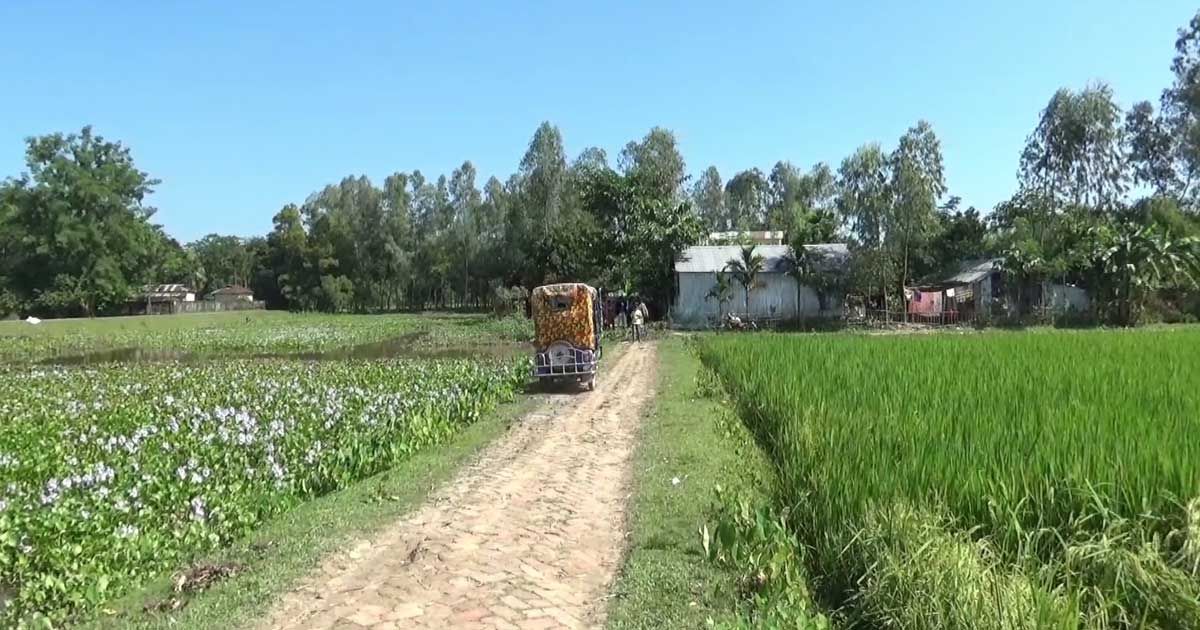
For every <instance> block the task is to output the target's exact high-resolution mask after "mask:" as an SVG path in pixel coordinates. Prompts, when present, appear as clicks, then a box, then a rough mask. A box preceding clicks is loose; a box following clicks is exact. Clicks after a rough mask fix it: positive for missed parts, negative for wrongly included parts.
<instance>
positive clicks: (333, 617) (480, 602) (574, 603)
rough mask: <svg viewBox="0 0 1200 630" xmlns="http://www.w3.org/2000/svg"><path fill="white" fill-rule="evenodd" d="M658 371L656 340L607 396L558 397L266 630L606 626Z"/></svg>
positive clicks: (308, 583) (291, 600) (353, 552)
mask: <svg viewBox="0 0 1200 630" xmlns="http://www.w3.org/2000/svg"><path fill="white" fill-rule="evenodd" d="M655 367H656V362H655V353H654V347H653V346H652V345H644V346H631V347H630V348H629V349H628V350H626V351H625V353H624V354H622V355H621V356H620V358H619V359H617V360H616V361H615V362H614V363H612V364H610V365H608V366H606V369H602V371H601V378H600V381H599V382H598V387H597V389H596V391H595V392H591V393H584V394H575V395H567V394H564V395H553V396H548V397H547V399H548V400H547V402H546V406H545V407H544V408H543V409H541V410H540V411H539V412H537V413H533V414H530V415H529V416H526V417H525V419H524V420H523V421H522V422H520V423H519V424H517V425H514V427H513V428H512V429H511V430H510V431H509V433H508V434H507V435H506V436H504V437H503V438H501V439H500V440H499V441H498V442H497V443H495V444H493V445H492V446H490V447H488V448H487V449H486V450H485V451H484V452H483V453H482V454H481V456H480V457H479V458H478V459H477V460H476V461H475V462H474V463H472V464H471V465H470V466H468V467H466V468H465V469H464V470H463V471H461V472H460V473H459V474H458V476H457V478H456V479H455V480H454V481H452V482H451V483H450V484H449V485H448V486H447V487H445V488H443V489H442V490H441V491H440V492H439V493H438V494H436V495H435V496H433V497H431V498H430V500H429V501H428V502H427V504H426V505H425V506H424V507H423V508H421V509H420V510H418V511H417V512H415V513H413V514H412V515H410V516H408V517H407V518H405V519H403V520H401V521H398V522H396V523H395V524H393V525H391V526H390V527H389V528H388V529H386V530H384V531H382V532H380V533H379V534H378V535H377V536H376V537H375V538H374V539H372V540H368V541H364V542H362V543H360V544H358V545H357V546H355V547H354V548H352V549H350V550H348V551H347V552H346V553H344V554H341V555H339V556H338V557H335V558H331V559H330V560H329V561H327V562H326V563H325V565H324V566H323V567H322V568H321V569H320V570H319V571H318V572H316V573H315V574H313V575H311V576H310V577H309V578H307V579H306V580H305V582H304V583H303V585H301V586H300V587H299V588H298V589H296V590H295V591H293V592H291V593H289V594H288V595H287V596H285V597H284V599H283V600H282V601H281V602H280V603H279V605H278V606H277V607H276V610H275V611H273V612H272V613H271V615H270V617H269V620H268V621H267V622H266V623H265V624H264V626H263V627H265V628H289V629H290V628H295V629H310V628H372V629H378V630H382V629H385V628H444V627H455V628H584V627H594V626H599V625H602V623H603V614H604V599H603V598H604V595H605V593H606V591H607V587H608V585H609V583H610V582H611V580H612V577H613V575H614V573H615V571H616V569H617V565H618V562H619V561H620V556H621V547H622V538H623V531H624V521H625V509H626V497H627V494H628V492H627V486H628V482H629V477H630V455H631V453H632V450H633V444H634V436H635V433H636V429H637V426H638V423H639V421H640V417H641V414H642V413H643V412H644V406H645V403H646V402H647V401H648V400H650V398H651V397H652V395H653V389H654V384H655V382H656V378H655Z"/></svg>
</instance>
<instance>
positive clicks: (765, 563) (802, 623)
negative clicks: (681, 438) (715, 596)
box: [700, 485, 831, 630]
mask: <svg viewBox="0 0 1200 630" xmlns="http://www.w3.org/2000/svg"><path fill="white" fill-rule="evenodd" d="M716 505H717V510H716V513H715V515H714V517H713V520H712V526H711V527H710V526H709V524H705V525H703V526H702V527H701V529H700V538H701V546H702V547H703V549H704V555H705V557H707V558H708V559H709V560H710V561H712V562H715V563H717V564H718V565H721V566H723V567H726V568H727V569H729V570H731V571H734V572H736V574H737V582H738V595H739V596H740V597H741V599H742V603H743V608H744V613H743V617H742V618H741V619H739V622H738V623H736V624H728V625H729V626H730V627H737V628H741V627H747V628H781V629H782V628H803V629H806V630H818V629H828V628H830V627H831V626H830V624H829V620H828V619H826V618H825V616H823V615H821V614H820V613H819V612H817V611H816V609H815V608H814V605H813V601H812V597H811V595H810V593H809V592H808V579H807V576H806V573H805V568H804V563H803V551H802V550H803V547H802V546H801V545H800V541H799V540H798V539H797V538H796V534H795V533H794V530H793V528H792V527H791V525H790V524H789V523H788V513H787V511H786V510H779V509H776V508H773V507H772V506H770V505H769V504H758V505H755V504H754V503H753V502H752V501H751V500H750V499H747V498H745V497H742V496H738V495H737V494H736V493H729V492H728V491H726V490H725V489H723V488H722V487H721V486H719V485H718V486H717V487H716Z"/></svg>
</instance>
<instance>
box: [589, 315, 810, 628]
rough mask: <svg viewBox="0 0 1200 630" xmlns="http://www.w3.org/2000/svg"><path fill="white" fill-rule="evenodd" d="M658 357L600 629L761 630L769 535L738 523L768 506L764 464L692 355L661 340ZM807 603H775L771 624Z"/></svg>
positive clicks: (795, 614) (801, 611)
mask: <svg viewBox="0 0 1200 630" xmlns="http://www.w3.org/2000/svg"><path fill="white" fill-rule="evenodd" d="M658 351H659V358H660V365H659V385H658V390H659V394H658V398H657V401H656V403H655V406H654V408H653V410H652V411H651V413H650V415H649V416H647V418H646V419H645V420H644V424H643V428H642V432H641V435H640V436H639V437H640V440H639V444H638V450H637V452H636V454H635V456H634V494H633V498H632V503H631V506H630V522H629V525H628V529H629V532H630V533H629V538H628V543H629V549H628V553H627V556H626V559H625V563H624V566H623V568H622V570H621V572H620V574H619V577H618V580H617V583H616V585H615V587H614V591H613V600H612V603H611V605H610V607H609V618H608V626H609V627H610V628H621V629H633V628H645V629H650V628H697V627H703V626H705V625H707V624H709V623H711V624H713V625H715V626H717V627H739V626H747V627H763V626H762V622H763V620H764V615H763V614H762V609H761V607H760V606H759V605H758V603H756V600H757V599H758V595H759V594H760V593H761V591H762V589H761V588H760V584H759V581H758V580H759V577H758V574H759V572H760V570H762V569H764V568H765V569H766V570H772V569H774V568H776V567H778V566H780V565H778V564H777V563H775V561H774V560H772V559H770V558H766V557H765V556H764V555H763V554H762V552H764V551H766V550H767V549H769V548H770V547H771V546H772V541H773V540H777V538H775V537H773V536H771V534H764V535H763V536H756V534H755V525H754V524H753V522H748V521H747V519H746V518H744V517H745V516H746V515H751V516H750V517H749V518H750V521H753V519H754V518H755V517H756V516H757V515H759V514H761V513H762V510H766V509H769V505H768V502H767V498H768V497H769V494H768V493H767V489H769V488H770V487H771V486H772V482H771V478H772V472H771V469H770V466H769V464H768V461H767V459H766V458H765V457H764V455H763V454H762V452H761V451H759V449H758V448H757V446H756V445H755V444H754V442H753V439H752V437H751V435H750V433H749V432H748V431H747V429H746V427H745V426H743V425H742V424H741V423H740V422H739V421H738V419H737V417H736V415H734V414H733V413H732V410H731V408H730V407H729V405H728V404H727V403H726V402H725V401H723V400H722V399H721V396H720V392H719V390H718V389H717V388H716V387H715V385H716V383H715V381H714V380H713V378H712V375H711V373H709V372H708V371H706V370H704V369H702V367H701V364H700V360H699V358H698V356H697V355H696V353H695V352H694V349H693V348H691V347H690V346H689V345H686V344H685V342H683V341H681V340H679V339H669V340H664V341H661V342H659V346H658ZM718 489H719V491H718ZM708 528H711V531H712V533H713V536H712V537H713V540H712V541H711V543H710V544H706V543H705V537H704V536H703V535H702V532H704V531H706V529H708ZM718 531H720V536H721V540H722V541H723V542H719V541H717V540H715V539H716V537H717V535H718V534H717V532H718ZM768 538H770V539H771V540H767V539H768ZM788 551H789V553H790V552H791V548H788ZM750 555H754V556H755V562H752V561H750V560H749V559H748V557H747V556H750ZM760 558H761V559H763V560H764V562H763V563H761V564H758V563H756V561H757V559H760ZM790 564H791V565H793V566H794V565H795V563H790ZM765 565H771V566H765ZM795 585H796V584H793V586H795ZM776 601H777V602H778V601H779V600H776ZM810 604H811V602H807V601H805V602H792V605H791V606H782V605H781V606H779V607H778V608H779V610H778V611H776V612H777V614H775V615H774V616H772V619H774V620H776V621H781V620H785V619H786V620H789V621H792V622H796V621H798V620H801V619H811V618H816V616H813V615H809V614H808V613H810V612H811V607H810ZM784 613H787V614H784ZM784 627H798V626H797V625H795V624H792V625H787V626H784ZM814 627H816V626H814Z"/></svg>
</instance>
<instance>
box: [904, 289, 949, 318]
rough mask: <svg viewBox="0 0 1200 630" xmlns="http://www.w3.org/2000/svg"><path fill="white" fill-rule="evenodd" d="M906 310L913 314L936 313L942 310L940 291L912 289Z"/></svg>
mask: <svg viewBox="0 0 1200 630" xmlns="http://www.w3.org/2000/svg"><path fill="white" fill-rule="evenodd" d="M908 312H909V313H912V314H914V315H937V314H939V313H941V312H942V292H941V291H937V292H921V291H913V296H912V299H911V300H909V301H908Z"/></svg>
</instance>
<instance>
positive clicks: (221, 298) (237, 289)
mask: <svg viewBox="0 0 1200 630" xmlns="http://www.w3.org/2000/svg"><path fill="white" fill-rule="evenodd" d="M207 299H209V300H214V301H217V302H253V301H254V291H251V290H250V289H247V288H246V287H243V286H239V285H236V284H235V285H230V286H227V287H222V288H220V289H217V290H216V291H213V292H211V293H209V294H208V296H207Z"/></svg>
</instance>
